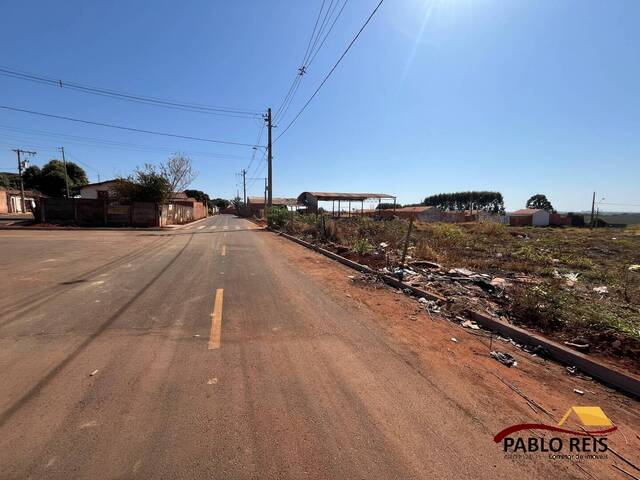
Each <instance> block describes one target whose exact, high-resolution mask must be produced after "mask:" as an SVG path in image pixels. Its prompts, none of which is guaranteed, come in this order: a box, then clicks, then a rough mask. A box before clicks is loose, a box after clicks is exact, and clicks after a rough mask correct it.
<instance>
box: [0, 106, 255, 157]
mask: <svg viewBox="0 0 640 480" xmlns="http://www.w3.org/2000/svg"><path fill="white" fill-rule="evenodd" d="M0 108H3V109H5V110H11V111H13V112H21V113H28V114H31V115H39V116H41V117H49V118H57V119H59V120H67V121H69V122H77V123H84V124H87V125H97V126H99V127H108V128H117V129H119V130H127V131H130V132H138V133H147V134H149V135H158V136H162V137H173V138H182V139H185V140H197V141H199V142H209V143H221V144H224V145H236V146H241V147H253V145H251V144H249V143H240V142H230V141H226V140H214V139H211V138H201V137H192V136H189V135H179V134H176V133H165V132H156V131H153V130H144V129H141V128H133V127H123V126H121V125H113V124H110V123H102V122H92V121H90V120H81V119H78V118H72V117H65V116H62V115H54V114H52V113H42V112H34V111H32V110H25V109H22V108H15V107H9V106H6V105H0Z"/></svg>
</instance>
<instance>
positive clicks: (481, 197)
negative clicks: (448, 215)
mask: <svg viewBox="0 0 640 480" xmlns="http://www.w3.org/2000/svg"><path fill="white" fill-rule="evenodd" d="M423 205H429V206H433V207H437V208H439V209H440V210H483V211H485V212H491V213H501V212H504V199H503V198H502V194H501V193H500V192H488V191H471V192H455V193H439V194H437V195H431V196H430V197H427V198H425V199H424V202H423Z"/></svg>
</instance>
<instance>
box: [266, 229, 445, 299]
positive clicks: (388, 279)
mask: <svg viewBox="0 0 640 480" xmlns="http://www.w3.org/2000/svg"><path fill="white" fill-rule="evenodd" d="M269 230H271V231H272V232H274V233H277V234H278V235H281V236H283V237H285V238H287V239H288V240H291V241H293V242H296V243H298V244H300V245H302V246H303V247H307V248H309V249H311V250H315V251H316V252H318V253H321V254H322V255H324V256H326V257H329V258H331V259H333V260H336V261H337V262H340V263H342V264H343V265H346V266H347V267H351V268H353V269H354V270H358V271H359V272H363V273H370V274H371V275H375V276H376V277H379V278H381V279H382V280H383V281H384V282H385V283H386V284H388V285H391V286H392V287H395V288H401V289H403V290H404V289H409V290H411V292H412V293H413V294H414V295H416V296H417V297H423V298H426V299H428V300H434V301H441V302H444V301H446V299H445V298H444V297H441V296H440V295H438V294H436V293H434V292H429V291H427V290H422V289H421V288H417V287H413V286H411V285H407V284H406V283H404V282H401V281H400V280H398V279H397V278H393V277H392V276H390V275H384V274H381V273H379V272H376V271H375V270H373V269H372V268H369V267H367V266H366V265H361V264H359V263H357V262H354V261H353V260H349V259H348V258H345V257H343V256H340V255H338V254H337V253H333V252H331V251H329V250H325V249H324V248H320V247H319V246H317V245H313V244H312V243H309V242H305V241H304V240H300V239H299V238H296V237H294V236H292V235H289V234H287V233H284V232H278V231H277V230H273V229H269Z"/></svg>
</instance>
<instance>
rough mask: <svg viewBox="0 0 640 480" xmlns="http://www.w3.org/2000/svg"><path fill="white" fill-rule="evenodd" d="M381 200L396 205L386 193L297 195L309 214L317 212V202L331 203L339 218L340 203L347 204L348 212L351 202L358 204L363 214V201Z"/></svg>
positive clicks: (309, 193)
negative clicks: (389, 201)
mask: <svg viewBox="0 0 640 480" xmlns="http://www.w3.org/2000/svg"><path fill="white" fill-rule="evenodd" d="M383 199H387V200H393V203H394V204H395V203H396V197H394V196H393V195H387V194H386V193H339V192H302V193H301V194H300V195H298V203H299V204H300V205H304V206H305V207H307V210H308V211H309V212H317V211H318V202H332V208H331V211H332V213H333V214H334V215H335V214H336V202H338V211H337V214H338V216H340V212H341V207H342V202H344V203H346V204H348V208H349V210H348V212H349V213H350V212H351V205H352V203H353V202H356V203H357V202H360V212H361V213H362V212H364V202H365V200H378V203H380V202H381V201H382V200H383Z"/></svg>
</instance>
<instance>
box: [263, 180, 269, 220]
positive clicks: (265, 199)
mask: <svg viewBox="0 0 640 480" xmlns="http://www.w3.org/2000/svg"><path fill="white" fill-rule="evenodd" d="M268 189H269V186H268V185H267V179H266V178H265V179H264V206H265V209H266V206H267V190H268ZM264 213H265V216H266V213H267V212H266V210H265V212H264Z"/></svg>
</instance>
